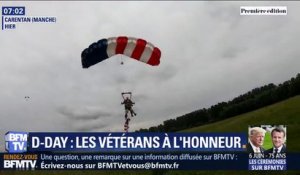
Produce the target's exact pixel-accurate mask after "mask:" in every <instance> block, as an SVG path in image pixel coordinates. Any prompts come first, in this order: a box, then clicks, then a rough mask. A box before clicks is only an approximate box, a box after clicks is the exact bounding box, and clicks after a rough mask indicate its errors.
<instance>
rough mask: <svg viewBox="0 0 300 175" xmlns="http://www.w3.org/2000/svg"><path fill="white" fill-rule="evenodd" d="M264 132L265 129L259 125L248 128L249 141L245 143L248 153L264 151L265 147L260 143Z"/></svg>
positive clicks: (262, 142) (262, 141) (262, 140)
mask: <svg viewBox="0 0 300 175" xmlns="http://www.w3.org/2000/svg"><path fill="white" fill-rule="evenodd" d="M265 134H266V131H265V130H264V129H262V128H260V127H253V128H251V129H250V132H249V143H248V144H247V152H248V153H261V154H263V153H264V151H265V149H264V148H263V147H262V145H263V144H264V139H265Z"/></svg>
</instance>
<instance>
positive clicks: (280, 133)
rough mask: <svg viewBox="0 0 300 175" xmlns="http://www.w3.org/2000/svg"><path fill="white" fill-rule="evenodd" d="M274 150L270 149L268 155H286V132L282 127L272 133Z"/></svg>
mask: <svg viewBox="0 0 300 175" xmlns="http://www.w3.org/2000/svg"><path fill="white" fill-rule="evenodd" d="M271 137H272V142H273V148H271V149H268V150H267V153H275V154H277V153H286V145H285V144H284V142H285V130H284V129H283V128H281V127H276V128H274V129H273V130H272V132H271Z"/></svg>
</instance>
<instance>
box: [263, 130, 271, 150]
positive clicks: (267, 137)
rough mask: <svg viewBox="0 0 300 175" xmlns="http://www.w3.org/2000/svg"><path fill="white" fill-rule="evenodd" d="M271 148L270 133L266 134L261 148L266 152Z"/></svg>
mask: <svg viewBox="0 0 300 175" xmlns="http://www.w3.org/2000/svg"><path fill="white" fill-rule="evenodd" d="M272 147H273V144H272V139H271V133H270V132H266V135H265V140H264V144H263V148H265V150H268V149H270V148H272Z"/></svg>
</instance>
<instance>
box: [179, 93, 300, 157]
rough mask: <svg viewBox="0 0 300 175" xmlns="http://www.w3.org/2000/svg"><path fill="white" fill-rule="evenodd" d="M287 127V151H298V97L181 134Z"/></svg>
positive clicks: (299, 105)
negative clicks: (251, 127) (275, 125)
mask: <svg viewBox="0 0 300 175" xmlns="http://www.w3.org/2000/svg"><path fill="white" fill-rule="evenodd" d="M263 124H277V125H279V124H282V125H287V149H288V151H289V152H296V151H298V152H299V151H300V142H299V138H300V129H299V128H300V96H295V97H293V98H290V99H288V100H285V101H282V102H280V103H276V104H273V105H270V106H267V107H264V108H261V109H258V110H255V111H252V112H249V113H245V114H242V115H238V116H235V117H232V118H229V119H226V120H222V121H219V122H216V123H211V124H208V125H204V126H199V127H194V128H190V129H186V130H184V131H183V132H245V133H247V130H248V126H249V125H263Z"/></svg>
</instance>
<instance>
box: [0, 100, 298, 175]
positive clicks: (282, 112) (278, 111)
mask: <svg viewBox="0 0 300 175" xmlns="http://www.w3.org/2000/svg"><path fill="white" fill-rule="evenodd" d="M261 124H283V125H287V136H288V137H287V149H288V151H289V152H300V142H299V137H300V130H299V128H300V96H296V97H293V98H290V99H288V100H285V101H282V102H280V103H277V104H274V105H270V106H267V107H265V108H262V109H259V110H256V111H252V112H249V113H246V114H242V115H239V116H235V117H232V118H230V119H226V120H223V121H219V122H216V123H212V124H208V125H204V126H199V127H195V128H190V129H187V130H184V131H183V132H245V133H247V129H248V125H261ZM268 147H269V146H268ZM199 163H201V162H199ZM0 174H1V175H2V174H8V175H39V174H46V175H51V174H53V175H54V174H56V175H81V174H88V175H93V174H96V175H102V174H103V175H104V174H108V175H119V174H122V175H139V174H145V175H162V174H164V175H181V174H185V175H193V174H196V175H201V174H203V175H206V174H210V175H214V174H215V175H235V174H249V175H250V174H251V175H255V174H258V175H260V174H261V175H263V174H271V175H273V174H300V172H295V171H288V172H274V171H273V172H265V171H263V172H256V171H254V172H249V171H2V172H0Z"/></svg>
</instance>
